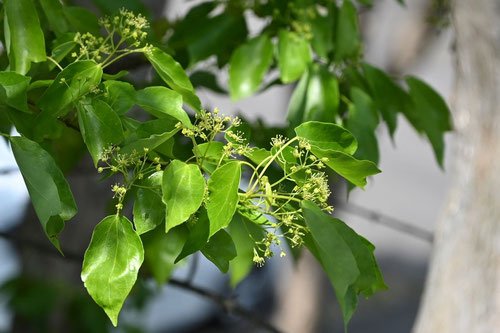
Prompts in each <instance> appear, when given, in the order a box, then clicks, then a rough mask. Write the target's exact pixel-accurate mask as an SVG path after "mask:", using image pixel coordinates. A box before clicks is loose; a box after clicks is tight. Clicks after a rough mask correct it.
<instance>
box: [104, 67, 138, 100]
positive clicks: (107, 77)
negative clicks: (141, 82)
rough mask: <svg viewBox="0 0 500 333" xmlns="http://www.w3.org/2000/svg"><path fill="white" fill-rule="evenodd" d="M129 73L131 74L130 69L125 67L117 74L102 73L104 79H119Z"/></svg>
mask: <svg viewBox="0 0 500 333" xmlns="http://www.w3.org/2000/svg"><path fill="white" fill-rule="evenodd" d="M129 74H130V72H129V71H126V70H124V69H123V70H121V71H119V72H118V73H116V74H108V73H103V74H102V79H103V80H118V79H121V78H122V77H125V76H127V75H129ZM120 82H121V81H120ZM134 95H135V94H134Z"/></svg>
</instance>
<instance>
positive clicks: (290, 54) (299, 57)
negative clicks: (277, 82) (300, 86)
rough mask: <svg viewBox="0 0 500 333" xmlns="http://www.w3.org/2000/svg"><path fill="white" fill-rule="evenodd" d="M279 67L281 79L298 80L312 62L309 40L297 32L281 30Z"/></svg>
mask: <svg viewBox="0 0 500 333" xmlns="http://www.w3.org/2000/svg"><path fill="white" fill-rule="evenodd" d="M278 38H279V40H278V68H279V70H280V77H281V81H283V82H284V83H289V82H293V81H295V80H297V79H298V78H299V77H300V76H301V75H302V73H304V71H305V70H306V69H307V66H308V64H309V63H310V62H311V51H310V48H309V42H308V41H307V40H306V39H304V38H302V37H301V36H299V35H298V34H297V33H295V32H292V31H288V30H283V29H282V30H280V31H279V34H278Z"/></svg>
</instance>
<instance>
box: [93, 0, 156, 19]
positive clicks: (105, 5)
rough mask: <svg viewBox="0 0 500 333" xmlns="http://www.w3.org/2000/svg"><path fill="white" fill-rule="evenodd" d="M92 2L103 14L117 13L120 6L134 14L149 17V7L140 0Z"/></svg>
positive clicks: (97, 0)
mask: <svg viewBox="0 0 500 333" xmlns="http://www.w3.org/2000/svg"><path fill="white" fill-rule="evenodd" d="M92 2H93V3H94V4H95V5H96V6H97V7H98V8H99V10H100V11H101V12H102V13H103V14H107V15H113V14H118V12H119V10H120V9H121V8H125V9H128V10H130V11H132V12H134V13H135V14H138V13H141V14H144V15H145V16H146V17H149V16H150V14H151V13H150V10H149V8H148V7H147V6H146V5H145V4H144V3H143V2H142V1H141V0H121V1H109V0H92Z"/></svg>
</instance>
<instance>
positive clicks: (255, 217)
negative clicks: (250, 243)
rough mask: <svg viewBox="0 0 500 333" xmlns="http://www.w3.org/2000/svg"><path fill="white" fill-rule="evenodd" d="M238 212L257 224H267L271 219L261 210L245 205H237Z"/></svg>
mask: <svg viewBox="0 0 500 333" xmlns="http://www.w3.org/2000/svg"><path fill="white" fill-rule="evenodd" d="M237 211H238V214H240V215H241V216H243V217H244V218H246V219H248V220H249V221H250V222H251V223H255V224H266V223H269V220H268V219H267V218H266V217H265V216H264V215H263V214H262V213H260V212H257V211H256V210H255V209H250V208H247V207H243V206H237Z"/></svg>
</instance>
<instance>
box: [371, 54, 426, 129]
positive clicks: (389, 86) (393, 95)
mask: <svg viewBox="0 0 500 333" xmlns="http://www.w3.org/2000/svg"><path fill="white" fill-rule="evenodd" d="M363 69H364V72H365V76H366V80H367V81H368V85H369V86H370V89H371V91H372V93H373V100H374V101H375V104H376V105H377V107H378V109H379V110H380V113H382V117H383V118H384V120H385V122H386V123H387V126H388V127H389V132H390V134H391V136H393V135H394V132H395V130H396V126H397V116H398V115H397V113H398V112H403V113H404V114H405V116H406V117H407V118H408V120H409V121H410V123H411V124H412V125H413V126H414V127H415V129H417V130H419V124H418V120H417V118H416V117H415V115H413V114H412V113H408V112H407V110H409V109H410V108H411V99H410V96H409V95H408V93H407V92H406V91H404V90H403V88H401V87H400V86H398V85H397V84H396V83H395V82H394V81H393V80H392V79H391V78H390V77H389V76H387V74H385V73H384V72H383V71H382V70H380V69H378V68H376V67H373V66H370V65H368V64H363Z"/></svg>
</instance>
